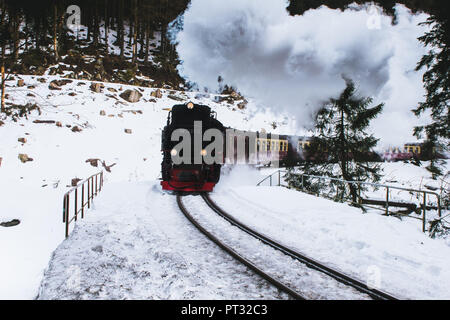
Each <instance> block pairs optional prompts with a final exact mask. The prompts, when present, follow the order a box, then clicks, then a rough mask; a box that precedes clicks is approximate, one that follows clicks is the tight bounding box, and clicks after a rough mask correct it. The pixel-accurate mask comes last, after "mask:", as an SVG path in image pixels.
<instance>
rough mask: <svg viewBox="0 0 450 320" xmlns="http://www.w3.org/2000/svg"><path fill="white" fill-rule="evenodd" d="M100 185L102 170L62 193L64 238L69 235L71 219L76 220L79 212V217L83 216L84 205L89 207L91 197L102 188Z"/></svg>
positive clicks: (101, 184)
mask: <svg viewBox="0 0 450 320" xmlns="http://www.w3.org/2000/svg"><path fill="white" fill-rule="evenodd" d="M102 187H103V171H101V172H99V173H96V174H94V175H92V176H90V177H89V178H87V179H86V180H84V181H82V182H80V183H78V184H77V186H76V187H74V188H72V189H70V190H69V191H67V192H66V193H65V194H64V201H63V223H64V224H65V234H66V238H67V237H68V236H69V225H70V223H71V222H72V221H77V220H78V215H79V214H80V213H81V218H82V219H83V218H84V212H85V207H86V206H87V208H88V209H89V208H90V207H91V203H92V199H93V198H94V197H95V196H96V195H97V194H98V192H100V191H101V190H102ZM80 189H81V190H80ZM78 190H80V192H78ZM71 195H73V196H71ZM85 201H86V202H85ZM72 206H73V212H72V213H73V215H72V216H71V214H70V209H71V208H72Z"/></svg>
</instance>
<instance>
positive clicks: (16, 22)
mask: <svg viewBox="0 0 450 320" xmlns="http://www.w3.org/2000/svg"><path fill="white" fill-rule="evenodd" d="M19 27H20V17H19V14H18V13H16V15H15V17H14V63H16V62H17V59H19V41H20V39H19Z"/></svg>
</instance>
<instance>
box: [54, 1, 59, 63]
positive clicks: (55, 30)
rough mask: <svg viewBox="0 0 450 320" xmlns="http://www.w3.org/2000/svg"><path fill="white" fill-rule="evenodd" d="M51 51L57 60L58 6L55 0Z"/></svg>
mask: <svg viewBox="0 0 450 320" xmlns="http://www.w3.org/2000/svg"><path fill="white" fill-rule="evenodd" d="M53 51H54V53H55V60H56V62H58V60H59V54H58V8H57V5H56V2H55V6H54V20H53Z"/></svg>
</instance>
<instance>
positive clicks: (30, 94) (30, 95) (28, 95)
mask: <svg viewBox="0 0 450 320" xmlns="http://www.w3.org/2000/svg"><path fill="white" fill-rule="evenodd" d="M27 97H36V96H35V95H34V94H32V93H28V94H27Z"/></svg>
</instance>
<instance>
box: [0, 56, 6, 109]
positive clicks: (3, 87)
mask: <svg viewBox="0 0 450 320" xmlns="http://www.w3.org/2000/svg"><path fill="white" fill-rule="evenodd" d="M4 61H5V57H4V53H2V67H1V72H2V98H1V108H0V111H1V112H2V113H4V112H5V62H4Z"/></svg>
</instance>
